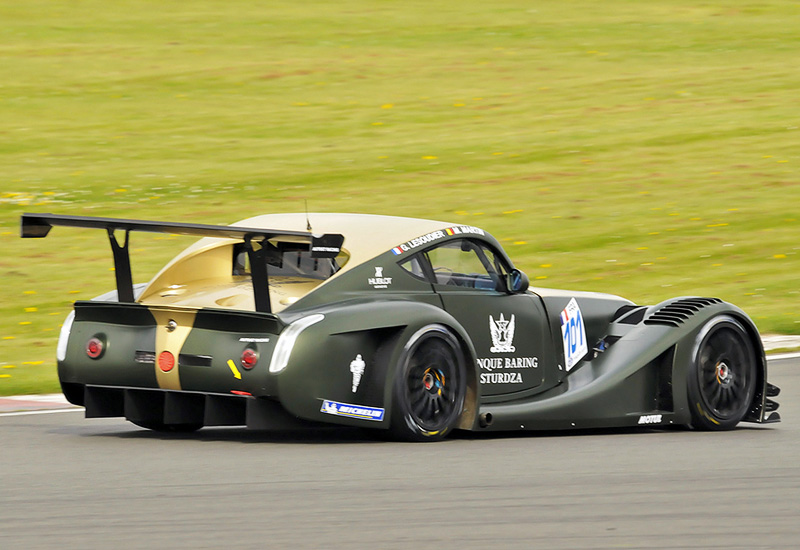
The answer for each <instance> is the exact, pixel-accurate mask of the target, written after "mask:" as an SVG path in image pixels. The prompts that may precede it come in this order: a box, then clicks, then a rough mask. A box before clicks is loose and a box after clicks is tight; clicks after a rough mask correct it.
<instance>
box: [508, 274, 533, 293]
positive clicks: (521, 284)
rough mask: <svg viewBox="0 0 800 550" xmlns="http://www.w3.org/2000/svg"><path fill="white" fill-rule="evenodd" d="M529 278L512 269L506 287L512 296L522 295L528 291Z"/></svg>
mask: <svg viewBox="0 0 800 550" xmlns="http://www.w3.org/2000/svg"><path fill="white" fill-rule="evenodd" d="M528 285H530V281H529V280H528V276H527V275H525V273H523V272H522V271H520V270H519V269H512V270H511V272H510V273H509V274H508V278H507V279H506V287H507V288H508V291H509V292H510V293H511V294H522V293H523V292H525V291H526V290H528Z"/></svg>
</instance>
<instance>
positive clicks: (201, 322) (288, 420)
mask: <svg viewBox="0 0 800 550" xmlns="http://www.w3.org/2000/svg"><path fill="white" fill-rule="evenodd" d="M21 225H22V236H23V237H45V236H46V235H47V234H48V232H49V231H50V230H51V228H52V227H53V226H69V227H83V228H97V229H102V230H105V231H106V232H107V234H108V238H109V241H110V244H111V249H112V255H113V259H114V270H115V275H116V283H117V288H116V290H113V291H111V292H109V293H106V294H104V295H102V296H99V297H98V298H96V299H94V300H88V301H78V302H76V303H75V305H74V311H73V312H72V313H70V315H69V316H68V318H67V319H66V321H65V322H64V324H63V327H62V330H61V335H60V338H59V341H58V348H57V353H56V355H57V361H58V376H59V379H60V382H61V387H62V389H63V392H64V395H65V396H66V397H67V399H68V400H69V401H70V402H72V403H74V404H76V405H81V406H83V407H85V409H86V416H87V417H115V416H119V417H125V418H126V419H128V420H129V421H131V422H133V423H134V424H137V425H139V426H142V427H145V428H150V429H153V430H161V431H192V430H197V429H199V428H201V427H203V426H241V425H244V426H247V427H249V428H254V429H295V428H300V427H303V426H319V425H323V424H341V425H347V426H358V427H362V428H374V429H378V430H388V433H389V434H390V435H391V436H392V437H395V438H397V439H402V440H413V441H431V440H439V439H442V438H443V437H445V436H446V435H447V434H449V433H450V432H451V431H453V430H456V429H460V430H472V431H485V432H490V431H511V430H568V429H576V428H577V429H587V428H606V427H637V426H638V427H665V426H671V425H683V426H691V427H693V428H695V429H700V430H728V429H731V428H733V427H734V426H736V425H737V424H738V423H739V422H741V421H745V422H757V423H769V422H777V421H779V420H780V416H779V415H778V413H777V412H775V411H776V409H777V408H778V405H777V403H775V402H774V401H773V400H772V399H771V398H773V397H775V396H777V395H778V393H779V389H778V388H777V387H776V386H774V385H772V384H769V383H768V382H767V362H766V357H765V354H764V349H763V346H762V343H761V339H760V337H759V334H758V331H757V330H756V327H755V325H754V324H753V322H752V321H751V320H750V318H749V317H748V316H747V315H746V314H745V313H744V312H743V311H742V310H741V309H739V308H737V307H736V306H733V305H731V304H729V303H726V302H724V301H722V300H720V299H717V298H706V297H680V298H674V299H671V300H667V301H665V302H662V303H660V304H657V305H651V306H645V305H636V304H634V303H632V302H630V301H629V300H626V299H623V298H620V297H617V296H612V295H607V294H599V293H590V292H574V291H563V290H551V289H545V288H529V279H528V277H527V276H526V275H525V274H524V273H523V272H522V271H520V270H519V269H517V268H515V267H514V264H513V263H512V262H511V260H510V259H509V257H508V255H507V254H506V253H505V252H504V250H503V248H502V247H501V246H500V244H499V242H498V241H497V240H496V239H495V238H494V237H492V236H491V235H490V234H489V233H488V232H486V231H484V230H483V229H480V228H478V227H473V226H470V225H462V224H453V223H446V222H438V221H430V220H420V219H410V218H401V217H391V216H377V215H362V214H328V213H324V214H321V213H315V214H268V215H262V216H257V217H253V218H249V219H246V220H243V221H240V222H237V223H235V224H233V225H230V226H215V225H203V224H190V223H171V222H155V221H142V220H128V219H115V218H96V217H84V216H66V215H53V214H24V215H23V216H22V219H21ZM136 231H149V232H161V233H170V234H186V235H195V236H200V237H203V238H202V239H200V240H199V241H197V242H196V243H195V244H193V245H191V246H190V247H188V248H187V249H186V250H184V251H182V252H181V253H179V254H178V255H177V256H176V257H175V258H174V259H173V260H172V261H170V262H169V263H168V264H167V265H166V266H165V267H164V268H163V269H161V271H160V272H158V273H157V274H156V275H155V276H154V277H153V279H152V280H151V281H150V282H149V283H146V284H137V285H134V284H133V281H132V277H131V263H130V256H129V250H130V246H129V240H130V233H131V232H136ZM123 234H124V236H123Z"/></svg>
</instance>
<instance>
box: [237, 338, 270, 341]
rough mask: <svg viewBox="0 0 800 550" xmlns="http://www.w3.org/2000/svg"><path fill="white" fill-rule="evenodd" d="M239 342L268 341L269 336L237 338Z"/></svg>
mask: <svg viewBox="0 0 800 550" xmlns="http://www.w3.org/2000/svg"><path fill="white" fill-rule="evenodd" d="M239 341H240V342H269V338H239Z"/></svg>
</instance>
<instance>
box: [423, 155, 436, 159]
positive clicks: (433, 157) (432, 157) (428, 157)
mask: <svg viewBox="0 0 800 550" xmlns="http://www.w3.org/2000/svg"><path fill="white" fill-rule="evenodd" d="M422 158H423V159H425V160H434V159H438V158H439V157H435V156H433V155H425V156H424V157H422Z"/></svg>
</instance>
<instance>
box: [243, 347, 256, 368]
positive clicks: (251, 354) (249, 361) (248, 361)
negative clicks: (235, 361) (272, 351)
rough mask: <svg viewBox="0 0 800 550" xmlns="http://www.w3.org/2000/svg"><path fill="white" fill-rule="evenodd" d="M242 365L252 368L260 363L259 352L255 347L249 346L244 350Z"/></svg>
mask: <svg viewBox="0 0 800 550" xmlns="http://www.w3.org/2000/svg"><path fill="white" fill-rule="evenodd" d="M241 362H242V367H243V368H245V369H247V370H250V369H252V368H253V367H255V366H256V363H258V352H257V351H256V350H254V349H250V348H247V349H245V350H244V351H243V352H242V361H241Z"/></svg>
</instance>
